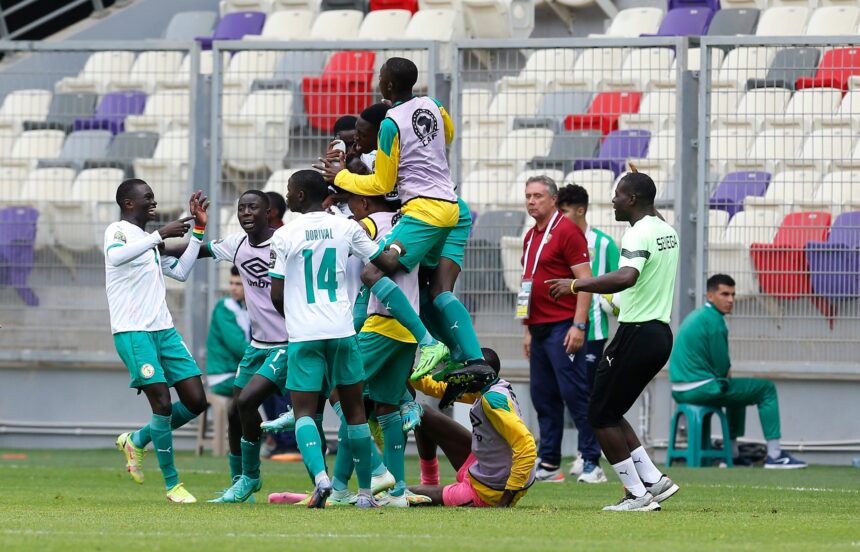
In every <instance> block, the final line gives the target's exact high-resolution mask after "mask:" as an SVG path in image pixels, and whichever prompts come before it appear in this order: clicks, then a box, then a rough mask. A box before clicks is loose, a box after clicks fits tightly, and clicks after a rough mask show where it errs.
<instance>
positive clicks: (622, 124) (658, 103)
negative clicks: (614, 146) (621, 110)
mask: <svg viewBox="0 0 860 552" xmlns="http://www.w3.org/2000/svg"><path fill="white" fill-rule="evenodd" d="M676 106H677V96H676V94H675V91H674V90H665V89H660V88H657V89H654V90H652V91H651V92H648V93H647V94H645V97H643V98H642V102H641V103H640V104H639V111H638V112H637V113H625V114H624V115H622V116H621V117H620V118H619V119H618V127H619V128H621V129H642V130H648V131H650V132H651V133H652V134H653V133H655V132H659V131H661V130H666V129H669V128H674V126H673V125H674V124H675V109H676Z"/></svg>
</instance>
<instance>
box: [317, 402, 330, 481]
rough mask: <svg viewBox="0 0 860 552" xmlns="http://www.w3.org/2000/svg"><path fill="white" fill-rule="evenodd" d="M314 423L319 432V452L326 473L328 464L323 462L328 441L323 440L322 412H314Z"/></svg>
mask: <svg viewBox="0 0 860 552" xmlns="http://www.w3.org/2000/svg"><path fill="white" fill-rule="evenodd" d="M314 423H315V424H316V426H317V431H318V432H319V434H320V453H321V454H322V457H323V465H324V466H325V471H326V473H328V464H326V463H325V453H326V451H327V450H328V443H326V440H325V429H323V415H322V414H314Z"/></svg>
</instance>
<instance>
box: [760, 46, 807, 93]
mask: <svg viewBox="0 0 860 552" xmlns="http://www.w3.org/2000/svg"><path fill="white" fill-rule="evenodd" d="M820 57H821V52H820V51H819V50H818V48H786V49H785V50H780V51H778V52H777V53H776V55H775V56H774V57H773V62H772V63H771V64H770V68H768V70H767V75H765V77H764V78H763V79H749V80H748V81H747V90H752V89H753V88H787V89H789V90H794V82H795V81H796V80H797V79H798V78H800V77H812V76H815V71H816V70H817V69H818V58H820Z"/></svg>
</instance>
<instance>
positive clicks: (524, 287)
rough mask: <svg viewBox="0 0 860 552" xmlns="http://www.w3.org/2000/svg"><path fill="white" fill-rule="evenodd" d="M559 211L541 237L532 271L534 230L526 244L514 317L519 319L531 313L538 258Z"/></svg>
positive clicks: (523, 318)
mask: <svg viewBox="0 0 860 552" xmlns="http://www.w3.org/2000/svg"><path fill="white" fill-rule="evenodd" d="M558 216H559V215H558V211H556V212H555V213H553V215H552V218H551V219H549V224H547V226H546V231H545V232H544V235H543V239H541V242H540V245H539V246H538V250H537V253H536V254H535V260H534V263H532V269H531V272H529V271H528V263H529V252H531V249H532V241H533V240H534V232H532V237H531V238H529V243H528V244H526V254H525V258H524V259H523V260H524V261H525V262H524V263H523V265H524V266H523V277H522V280H520V291H519V293H517V306H516V312H515V314H514V318H516V319H517V320H525V319H527V318H528V317H529V315H530V314H531V305H532V281H533V280H534V276H535V272H537V266H538V260H539V259H540V254H541V253H542V252H543V246H545V245H546V243H547V242H548V241H549V240H550V238H551V237H552V234H550V232H551V231H552V229H553V225H554V224H555V220H556V219H557V218H558Z"/></svg>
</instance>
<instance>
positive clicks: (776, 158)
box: [729, 128, 803, 173]
mask: <svg viewBox="0 0 860 552" xmlns="http://www.w3.org/2000/svg"><path fill="white" fill-rule="evenodd" d="M802 143H803V134H801V133H800V132H798V131H797V130H795V129H792V128H781V129H769V130H765V131H764V132H761V133H759V135H758V136H756V138H755V141H754V142H753V144H752V147H751V148H750V151H749V154H748V155H747V156H746V157H745V158H742V159H739V160H736V161H734V163H730V164H729V165H730V167H732V170H734V168H736V167H741V168H742V169H743V170H749V169H752V168H760V169H762V170H765V171H767V172H769V173H774V172H776V169H777V168H778V167H779V166H780V165H781V164H782V163H784V162H785V161H787V160H790V159H794V158H795V157H796V155H797V153H798V151H799V150H800V145H801V144H802Z"/></svg>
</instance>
